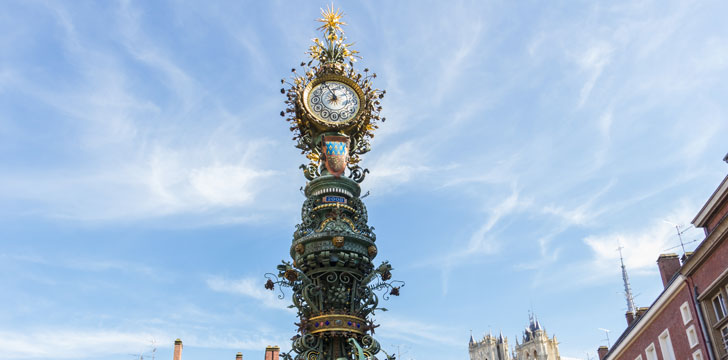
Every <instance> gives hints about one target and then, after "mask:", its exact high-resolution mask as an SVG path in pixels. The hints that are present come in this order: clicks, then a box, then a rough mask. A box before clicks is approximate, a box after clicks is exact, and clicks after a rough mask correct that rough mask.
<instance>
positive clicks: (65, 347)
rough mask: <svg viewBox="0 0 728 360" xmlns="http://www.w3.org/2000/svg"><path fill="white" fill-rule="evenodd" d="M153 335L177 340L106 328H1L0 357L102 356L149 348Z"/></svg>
mask: <svg viewBox="0 0 728 360" xmlns="http://www.w3.org/2000/svg"><path fill="white" fill-rule="evenodd" d="M153 339H154V340H156V341H158V343H160V344H172V342H173V341H174V340H173V339H174V338H173V337H171V336H168V335H166V334H164V333H162V332H145V331H140V332H127V331H114V330H106V329H45V330H30V331H27V330H26V331H17V330H12V331H10V330H0V357H2V358H3V359H8V360H10V359H41V358H43V359H48V358H56V359H84V358H101V357H103V356H108V355H117V354H130V353H132V354H134V353H140V352H146V351H148V350H149V347H150V346H149V345H150V341H151V340H153ZM163 346H165V345H163Z"/></svg>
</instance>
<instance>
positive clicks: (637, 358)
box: [634, 355, 642, 360]
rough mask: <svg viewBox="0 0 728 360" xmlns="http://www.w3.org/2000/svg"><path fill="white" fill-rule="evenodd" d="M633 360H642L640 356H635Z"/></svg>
mask: <svg viewBox="0 0 728 360" xmlns="http://www.w3.org/2000/svg"><path fill="white" fill-rule="evenodd" d="M634 360H642V355H637V357H636V358H634Z"/></svg>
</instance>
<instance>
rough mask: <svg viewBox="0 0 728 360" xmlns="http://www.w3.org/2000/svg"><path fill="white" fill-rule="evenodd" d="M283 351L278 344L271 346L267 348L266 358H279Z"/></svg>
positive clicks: (272, 359) (271, 359)
mask: <svg viewBox="0 0 728 360" xmlns="http://www.w3.org/2000/svg"><path fill="white" fill-rule="evenodd" d="M280 351H281V348H279V347H278V346H270V345H268V347H266V348H265V360H278V353H279V352H280Z"/></svg>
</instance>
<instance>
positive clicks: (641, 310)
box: [634, 307, 650, 320]
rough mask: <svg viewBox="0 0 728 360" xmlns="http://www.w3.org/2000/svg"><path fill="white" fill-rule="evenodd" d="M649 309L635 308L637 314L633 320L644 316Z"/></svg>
mask: <svg viewBox="0 0 728 360" xmlns="http://www.w3.org/2000/svg"><path fill="white" fill-rule="evenodd" d="M649 309H650V308H648V307H639V308H637V314H635V316H634V319H635V320H637V319H639V318H641V317H642V315H644V314H645V313H646V312H647V310H649Z"/></svg>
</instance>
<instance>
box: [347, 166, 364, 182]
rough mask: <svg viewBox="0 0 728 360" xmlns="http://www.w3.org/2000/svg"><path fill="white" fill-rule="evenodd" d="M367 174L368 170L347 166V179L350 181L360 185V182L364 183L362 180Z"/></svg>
mask: <svg viewBox="0 0 728 360" xmlns="http://www.w3.org/2000/svg"><path fill="white" fill-rule="evenodd" d="M368 173H369V169H364V168H362V167H361V166H359V165H350V166H349V179H352V180H354V181H356V182H357V183H361V182H362V181H364V178H365V177H366V175H367V174H368Z"/></svg>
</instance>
